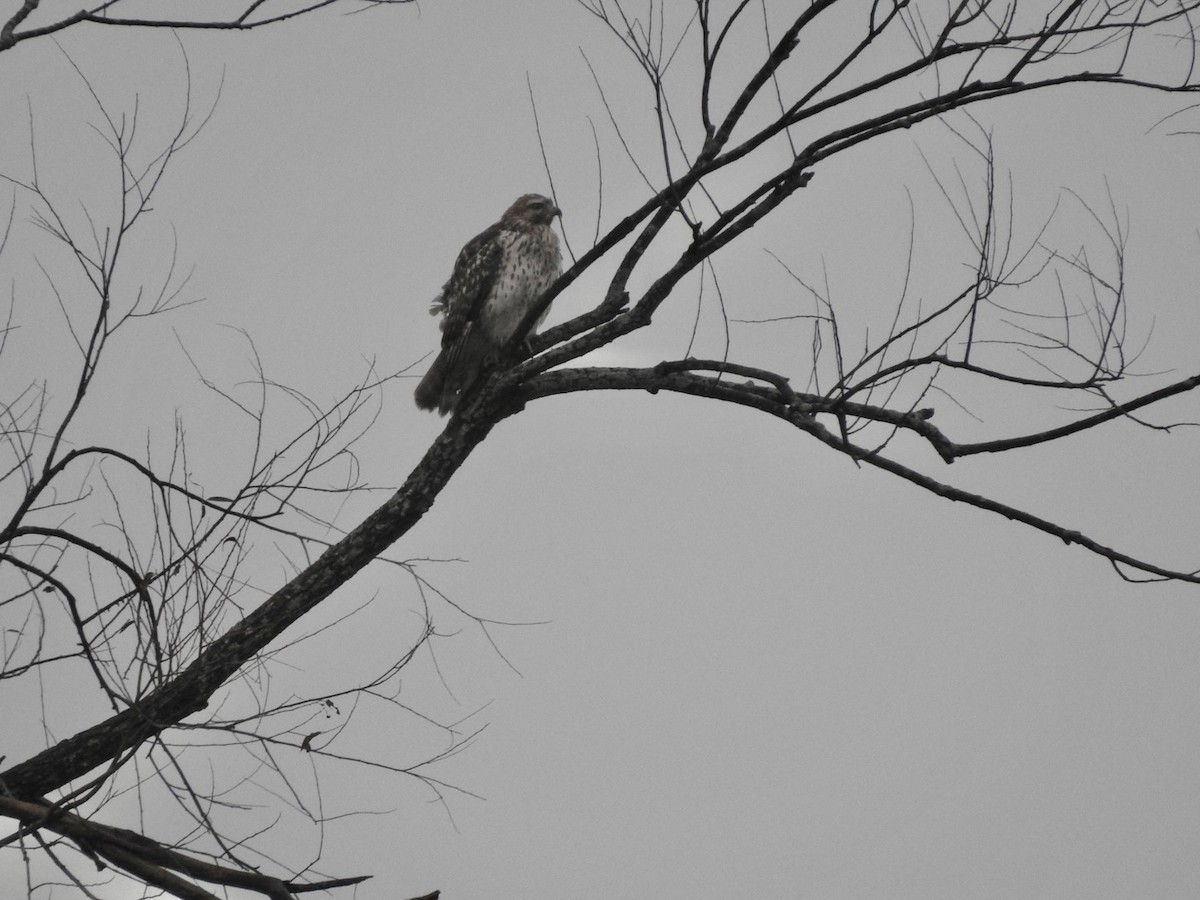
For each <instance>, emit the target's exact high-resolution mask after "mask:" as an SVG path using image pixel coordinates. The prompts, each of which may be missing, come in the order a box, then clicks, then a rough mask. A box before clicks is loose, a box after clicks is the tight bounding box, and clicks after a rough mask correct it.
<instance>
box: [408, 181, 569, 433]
mask: <svg viewBox="0 0 1200 900" xmlns="http://www.w3.org/2000/svg"><path fill="white" fill-rule="evenodd" d="M557 215H559V209H558V207H557V206H555V205H554V203H553V202H552V201H550V200H548V199H547V198H545V197H543V196H542V195H541V194H526V195H524V196H523V197H519V198H518V199H517V202H516V203H514V204H513V205H512V206H510V207H509V208H508V211H507V212H505V213H504V215H503V216H501V217H500V221H499V222H497V223H496V224H495V225H493V226H491V227H490V228H488V229H487V230H486V231H484V232H482V233H480V234H478V235H476V236H475V237H473V238H472V239H471V240H470V241H469V242H468V243H467V245H466V246H465V247H463V248H462V251H461V252H460V253H459V254H458V259H457V260H455V262H454V272H453V273H452V274H451V275H450V280H449V281H447V282H446V284H445V285H444V286H443V287H442V292H441V293H440V294H438V295H437V297H436V298H435V299H434V301H433V305H432V306H430V308H429V312H430V314H431V315H435V316H436V315H437V314H438V313H441V314H442V316H443V317H444V318H443V319H442V350H441V352H440V353H439V354H438V355H437V359H435V360H434V361H433V365H432V366H430V368H429V372H428V373H427V374H426V375H425V377H424V378H422V379H421V383H420V384H419V385H417V390H416V394H415V397H416V401H417V406H419V407H420V408H421V409H436V410H437V411H438V412H439V413H440V414H441V415H443V416H444V415H445V414H446V413H448V412H450V411H451V410H453V409H454V407H455V406H456V405H457V404H458V400H459V398H460V397H461V396H462V394H463V392H464V391H465V390H467V388H469V387H470V386H471V385H472V384H474V383H475V380H476V379H477V378H478V377H479V373H480V371H481V370H482V369H483V368H484V367H485V366H488V365H492V364H494V363H495V362H496V356H497V354H498V352H499V351H500V348H501V347H503V346H504V345H505V344H506V343H508V341H509V339H510V338H512V336H513V333H514V332H515V331H516V330H517V326H518V325H519V324H520V323H521V320H522V319H524V318H525V316H526V314H527V313H528V312H529V310H530V309H531V308H532V307H533V304H534V303H535V302H536V301H537V299H538V297H540V296H541V295H542V294H543V293H544V292H545V290H546V288H548V287H550V285H551V284H552V283H553V282H554V279H556V278H557V277H558V276H559V273H560V272H561V271H562V256H561V254H560V253H559V250H558V238H557V237H556V236H555V234H554V231H553V230H552V229H551V228H550V223H551V221H553V219H554V217H555V216H557ZM542 318H545V313H544V312H543V313H542ZM541 321H542V320H541V319H538V321H537V322H536V323H534V327H535V328H536V327H537V326H538V325H540V324H541Z"/></svg>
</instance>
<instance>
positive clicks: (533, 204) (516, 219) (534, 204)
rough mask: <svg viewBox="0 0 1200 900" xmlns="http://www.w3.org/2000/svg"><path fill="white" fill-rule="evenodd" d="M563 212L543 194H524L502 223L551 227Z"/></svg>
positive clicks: (511, 207)
mask: <svg viewBox="0 0 1200 900" xmlns="http://www.w3.org/2000/svg"><path fill="white" fill-rule="evenodd" d="M558 215H562V210H560V209H559V208H558V207H557V206H555V205H554V201H553V200H551V199H550V198H549V197H543V196H542V195H541V194H524V195H523V196H520V197H518V198H517V202H516V203H514V204H513V205H512V206H510V207H509V208H508V210H507V212H505V213H504V218H503V219H501V221H502V222H506V223H509V224H514V225H515V224H520V225H549V224H550V223H551V222H552V221H553V220H554V217H555V216H558Z"/></svg>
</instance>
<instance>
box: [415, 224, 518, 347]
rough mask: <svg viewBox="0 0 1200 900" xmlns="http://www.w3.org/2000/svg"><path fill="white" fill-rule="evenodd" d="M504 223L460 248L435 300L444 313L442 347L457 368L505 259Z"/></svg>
mask: <svg viewBox="0 0 1200 900" xmlns="http://www.w3.org/2000/svg"><path fill="white" fill-rule="evenodd" d="M499 236H500V223H499V222H497V223H496V224H495V225H492V226H491V227H490V228H488V229H487V230H486V231H482V232H480V233H479V234H477V235H475V237H473V238H471V240H469V241H468V242H467V244H466V246H465V247H463V248H462V250H461V251H459V254H458V259H456V260H455V261H454V271H453V273H451V275H450V280H449V281H447V282H446V284H445V286H444V287H443V288H442V293H441V295H440V296H439V297H438V299H437V300H435V301H434V306H433V309H431V310H430V311H431V312H439V311H440V312H441V313H442V314H443V315H444V316H445V319H443V321H442V349H443V350H445V351H446V355H447V360H446V362H447V363H448V364H449V366H451V367H453V365H454V363H455V362H456V361H457V357H458V355H459V353H460V351H461V349H462V346H463V344H464V343H465V342H466V339H467V337H468V336H469V335H470V333H471V330H472V328H473V327H476V325H477V323H478V321H479V317H480V314H481V313H482V311H483V305H484V303H485V302H486V300H487V298H488V296H489V295H490V294H491V292H492V287H493V286H494V285H495V283H496V276H497V274H498V273H499V271H500V266H501V263H502V262H503V258H504V247H503V245H502V244H501V242H500V240H499Z"/></svg>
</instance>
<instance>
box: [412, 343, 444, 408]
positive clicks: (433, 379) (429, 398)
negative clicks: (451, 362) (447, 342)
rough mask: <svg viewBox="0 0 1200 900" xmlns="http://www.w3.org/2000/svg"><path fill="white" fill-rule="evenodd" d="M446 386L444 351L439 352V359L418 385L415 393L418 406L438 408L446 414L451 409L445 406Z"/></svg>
mask: <svg viewBox="0 0 1200 900" xmlns="http://www.w3.org/2000/svg"><path fill="white" fill-rule="evenodd" d="M445 387H446V353H445V351H442V352H440V353H438V355H437V359H435V360H434V361H433V365H432V366H430V367H429V371H428V372H426V373H425V377H424V378H422V379H421V383H420V384H418V385H417V389H416V391H415V392H414V393H413V398H414V399H415V400H416V401H417V406H418V407H420V408H421V409H428V410H430V411H432V410H435V409H436V410H437V411H438V412H439V413H440V414H441V415H443V416H444V415H445V414H446V413H448V412H449V411H450V409H449V407H447V406H445V405H444V402H443V401H444V397H443V394H444V391H445ZM439 407H440V408H439Z"/></svg>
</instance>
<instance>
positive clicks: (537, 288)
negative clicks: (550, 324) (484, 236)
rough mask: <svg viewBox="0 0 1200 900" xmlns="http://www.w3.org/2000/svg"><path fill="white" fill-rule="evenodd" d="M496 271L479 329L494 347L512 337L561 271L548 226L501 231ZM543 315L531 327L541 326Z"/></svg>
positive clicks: (560, 262) (555, 240) (552, 234)
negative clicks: (498, 264) (498, 262)
mask: <svg viewBox="0 0 1200 900" xmlns="http://www.w3.org/2000/svg"><path fill="white" fill-rule="evenodd" d="M498 240H499V242H500V244H501V246H502V248H503V252H502V254H501V261H500V270H499V271H498V272H497V273H496V280H495V282H494V283H493V285H492V292H491V294H490V295H489V296H488V299H487V302H486V304H485V305H484V310H483V323H482V324H483V325H484V327H485V328H486V329H487V331H488V334H489V335H490V336H491V339H492V341H493V342H494V343H495V345H496V346H500V345H501V344H504V343H506V342H507V341H508V339H509V338H511V337H512V336H513V332H515V331H516V330H517V326H518V325H520V324H521V320H522V319H524V318H525V315H526V314H527V313H528V312H529V310H530V308H531V307H532V306H533V304H534V303H535V302H536V301H537V298H538V297H540V296H541V295H542V293H543V292H544V291H545V290H546V288H548V287H550V285H551V284H552V283H553V282H554V279H556V278H557V277H558V276H559V274H560V273H561V271H562V258H561V256H560V254H559V250H558V239H557V238H556V237H555V236H554V232H553V231H551V230H550V228H549V227H548V226H537V227H534V228H530V229H528V230H525V231H504V232H501V234H500V235H499V238H498ZM542 318H545V313H543V314H542V317H541V318H539V319H538V321H537V322H536V323H534V327H535V328H536V327H537V326H538V325H539V324H541V321H542Z"/></svg>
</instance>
